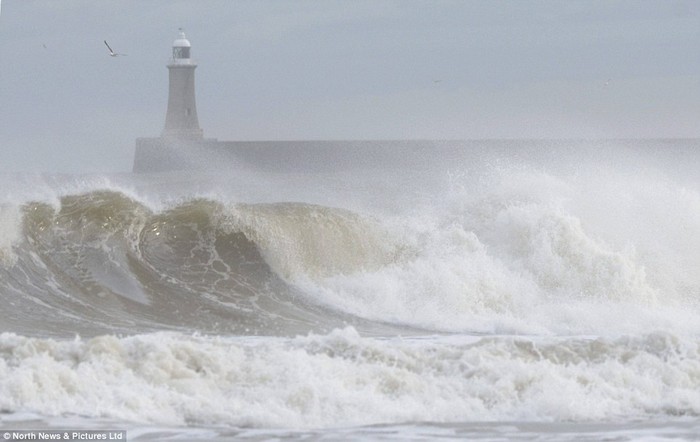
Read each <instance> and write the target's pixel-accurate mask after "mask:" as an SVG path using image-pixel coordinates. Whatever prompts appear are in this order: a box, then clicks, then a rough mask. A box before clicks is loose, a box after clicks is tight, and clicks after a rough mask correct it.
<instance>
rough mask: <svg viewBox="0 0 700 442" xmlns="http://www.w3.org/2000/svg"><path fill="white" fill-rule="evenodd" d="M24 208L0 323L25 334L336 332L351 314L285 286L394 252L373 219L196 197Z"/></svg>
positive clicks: (95, 195)
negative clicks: (166, 202)
mask: <svg viewBox="0 0 700 442" xmlns="http://www.w3.org/2000/svg"><path fill="white" fill-rule="evenodd" d="M19 212H20V214H19V216H18V217H15V218H13V219H12V220H10V221H9V222H13V221H14V222H17V219H16V218H19V224H20V225H19V227H14V228H13V229H14V230H15V232H14V234H15V235H16V236H17V237H16V238H15V239H14V240H13V241H12V243H13V244H14V246H13V247H9V248H8V247H5V251H4V255H3V257H4V258H3V260H4V265H3V267H2V286H1V287H0V290H1V291H2V293H3V294H4V296H5V298H6V299H5V300H6V301H8V302H11V303H12V305H13V306H14V308H13V309H7V310H4V311H3V313H2V315H3V316H2V317H0V318H1V320H2V321H3V322H4V323H6V324H11V327H13V328H16V330H17V331H19V332H22V333H31V331H32V330H35V326H36V325H37V324H42V330H50V331H51V332H52V333H57V334H59V335H60V334H61V333H63V334H65V333H68V334H69V335H70V334H73V333H76V332H78V333H81V334H88V335H95V334H99V333H110V332H112V333H113V332H120V333H125V332H127V333H133V332H134V331H148V330H160V329H163V328H166V329H180V330H192V331H198V332H205V333H233V334H244V335H245V334H251V335H259V334H273V335H274V334H281V335H285V334H290V333H291V334H293V333H299V332H306V331H309V330H311V329H312V328H313V329H319V328H320V329H321V330H323V329H325V328H328V327H330V329H332V327H333V326H334V325H337V324H339V323H342V321H343V320H349V321H352V318H346V317H345V316H344V315H341V314H339V313H338V312H334V311H332V310H331V309H329V308H327V307H324V306H322V305H321V304H319V303H317V302H313V301H312V300H311V299H309V298H308V297H306V296H304V295H303V294H302V293H300V292H299V290H298V289H297V288H295V287H294V286H293V285H292V284H290V282H289V281H293V280H294V277H295V276H296V275H297V274H299V273H303V274H304V275H308V276H309V277H324V276H326V275H335V274H339V273H348V272H356V271H359V270H360V269H368V268H371V267H377V266H380V265H382V264H383V263H387V262H389V261H390V260H391V259H392V254H393V253H395V250H394V249H396V248H395V247H393V248H392V246H391V245H388V244H386V243H385V242H383V241H382V239H384V238H383V237H381V236H380V235H381V234H382V229H381V227H380V226H378V225H377V224H376V223H375V222H373V221H371V220H370V219H363V218H361V217H359V216H358V215H355V214H353V213H350V212H347V211H344V210H340V209H330V208H325V207H319V206H313V205H308V204H291V203H285V204H267V205H251V204H238V205H234V206H231V207H227V206H225V205H223V204H221V203H218V202H216V201H212V200H206V199H194V200H190V201H187V202H184V203H181V204H178V205H175V206H173V207H171V208H169V209H167V210H164V211H161V212H158V213H154V212H152V211H151V210H149V209H148V208H146V207H145V206H144V205H143V204H141V203H139V202H137V201H135V200H133V199H131V198H129V197H127V196H125V195H124V194H121V193H118V192H114V191H94V192H89V193H84V194H78V195H69V196H65V197H62V198H61V199H60V201H59V204H58V207H52V206H51V205H49V204H46V203H28V204H25V205H23V206H22V207H21V209H20V211H19ZM331 318H334V319H331ZM356 322H357V323H358V324H359V323H361V322H362V321H361V319H358V321H356ZM324 325H325V328H324Z"/></svg>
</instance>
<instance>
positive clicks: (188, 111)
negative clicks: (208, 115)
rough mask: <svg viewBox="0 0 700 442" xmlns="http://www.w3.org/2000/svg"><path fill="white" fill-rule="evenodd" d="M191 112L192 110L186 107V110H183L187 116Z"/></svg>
mask: <svg viewBox="0 0 700 442" xmlns="http://www.w3.org/2000/svg"><path fill="white" fill-rule="evenodd" d="M191 113H192V110H191V109H190V108H189V107H188V108H187V110H186V111H185V115H187V116H188V117H189V116H190V114H191Z"/></svg>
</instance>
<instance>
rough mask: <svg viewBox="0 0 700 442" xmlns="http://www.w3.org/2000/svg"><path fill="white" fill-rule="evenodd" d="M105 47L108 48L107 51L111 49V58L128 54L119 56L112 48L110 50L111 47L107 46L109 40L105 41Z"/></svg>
mask: <svg viewBox="0 0 700 442" xmlns="http://www.w3.org/2000/svg"><path fill="white" fill-rule="evenodd" d="M105 46H107V49H109V56H110V57H118V56H119V55H126V54H117V53H116V52H114V51H113V50H112V48H110V47H109V45H108V44H107V40H105Z"/></svg>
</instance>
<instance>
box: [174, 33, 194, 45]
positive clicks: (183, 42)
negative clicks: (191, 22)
mask: <svg viewBox="0 0 700 442" xmlns="http://www.w3.org/2000/svg"><path fill="white" fill-rule="evenodd" d="M173 47H174V48H189V47H192V45H191V44H190V41H189V40H188V39H187V37H185V33H184V32H183V31H180V34H179V35H178V36H177V39H176V40H175V41H174V42H173Z"/></svg>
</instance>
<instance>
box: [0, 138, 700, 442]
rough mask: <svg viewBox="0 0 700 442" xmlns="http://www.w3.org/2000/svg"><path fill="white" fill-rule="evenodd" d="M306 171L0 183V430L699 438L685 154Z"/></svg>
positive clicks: (336, 161)
mask: <svg viewBox="0 0 700 442" xmlns="http://www.w3.org/2000/svg"><path fill="white" fill-rule="evenodd" d="M377 143H379V144H381V143H382V142H377ZM328 149H329V152H331V153H329V154H328V155H327V156H325V157H324V160H323V163H322V164H319V161H318V158H316V159H314V158H308V160H303V159H302V161H299V158H296V159H295V164H299V163H301V164H309V167H306V168H304V167H298V166H295V167H291V166H290V165H289V164H286V163H285V162H278V163H275V161H274V159H269V158H268V159H264V160H265V161H262V160H261V164H264V167H262V166H259V165H256V164H255V163H254V162H241V163H236V162H231V164H226V165H225V167H223V168H222V167H221V164H217V165H216V166H217V167H214V166H215V165H214V164H212V167H211V169H208V168H204V169H203V170H198V171H173V172H162V173H143V174H131V173H123V174H104V175H100V174H91V175H55V174H4V175H0V185H1V186H2V188H3V189H4V190H5V191H4V192H3V194H2V200H1V201H0V299H1V301H2V305H3V308H2V309H0V332H1V333H0V431H2V430H5V429H31V428H82V429H93V428H114V429H126V430H128V435H129V440H160V439H163V438H166V437H172V438H176V437H179V438H184V439H187V440H234V439H237V438H238V439H240V438H243V439H246V438H247V439H249V440H262V439H268V438H289V439H304V438H313V439H324V438H326V439H332V440H338V439H341V440H344V439H364V440H383V439H385V440H390V439H393V440H434V439H447V440H449V439H479V440H504V439H506V440H508V439H510V440H602V439H606V438H607V439H608V440H620V441H625V440H661V439H663V438H671V439H677V440H693V439H696V438H697V437H698V434H700V420H699V419H698V418H699V416H700V320H699V319H698V318H699V314H700V272H699V271H698V266H699V265H700V141H699V140H642V141H630V140H625V141H605V142H603V141H596V142H585V141H576V142H567V141H556V142H554V141H526V140H509V141H500V142H499V141H484V142H478V141H471V142H465V143H464V144H463V145H459V143H456V144H455V143H451V144H450V145H449V146H446V145H444V144H441V143H439V142H428V141H426V142H424V143H416V142H411V143H410V146H409V145H408V144H407V145H402V144H401V143H396V142H392V143H387V146H386V151H385V154H384V155H382V157H381V158H377V159H374V160H373V161H372V163H371V164H367V162H366V161H362V159H358V158H356V156H353V155H352V154H351V153H348V150H347V149H348V146H346V145H343V148H342V149H341V148H338V149H336V150H335V151H334V150H333V149H334V146H333V144H332V143H329V146H328ZM334 152H337V155H336V153H334ZM292 156H293V155H292ZM198 160H199V161H200V165H205V166H206V161H207V159H202V158H200V159H198ZM258 160H260V158H258ZM357 164H361V167H357Z"/></svg>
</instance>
